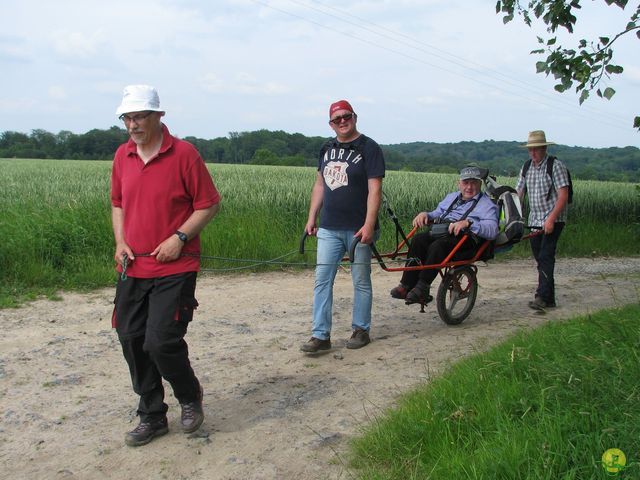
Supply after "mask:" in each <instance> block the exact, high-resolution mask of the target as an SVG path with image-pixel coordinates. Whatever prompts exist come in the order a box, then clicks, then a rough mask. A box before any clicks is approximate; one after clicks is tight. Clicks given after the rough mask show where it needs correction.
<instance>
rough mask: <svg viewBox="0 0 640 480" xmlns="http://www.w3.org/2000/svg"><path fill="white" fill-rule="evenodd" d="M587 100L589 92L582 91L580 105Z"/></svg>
mask: <svg viewBox="0 0 640 480" xmlns="http://www.w3.org/2000/svg"><path fill="white" fill-rule="evenodd" d="M587 98H589V90H582V93H581V94H580V105H582V103H583V102H584V101H585V100H586V99H587Z"/></svg>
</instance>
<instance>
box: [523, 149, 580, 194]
mask: <svg viewBox="0 0 640 480" xmlns="http://www.w3.org/2000/svg"><path fill="white" fill-rule="evenodd" d="M555 160H557V158H556V157H552V156H551V155H549V157H548V158H547V175H548V176H549V178H550V179H551V187H549V193H547V200H549V199H550V198H551V192H552V191H553V162H554V161H555ZM529 167H531V159H529V160H527V161H526V162H524V166H523V167H522V178H524V179H525V181H526V180H527V172H528V171H529ZM565 168H566V167H565ZM567 178H568V179H569V198H568V200H567V203H572V202H573V182H572V181H571V172H569V169H568V168H567Z"/></svg>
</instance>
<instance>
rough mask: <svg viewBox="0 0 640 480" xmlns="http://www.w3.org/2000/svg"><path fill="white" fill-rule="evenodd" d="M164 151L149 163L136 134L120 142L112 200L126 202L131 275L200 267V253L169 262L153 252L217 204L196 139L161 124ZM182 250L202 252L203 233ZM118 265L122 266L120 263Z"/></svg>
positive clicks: (155, 274) (121, 204) (151, 275)
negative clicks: (175, 134)
mask: <svg viewBox="0 0 640 480" xmlns="http://www.w3.org/2000/svg"><path fill="white" fill-rule="evenodd" d="M162 132H163V139H162V146H161V147H160V152H159V153H158V155H157V156H156V157H154V158H153V159H152V160H150V161H149V162H147V164H146V165H145V163H144V162H143V161H142V159H141V158H140V157H139V156H138V153H137V148H136V144H135V143H134V142H133V140H131V139H130V140H129V141H128V142H127V143H124V144H122V145H120V147H119V148H118V150H117V151H116V154H115V157H114V160H113V169H112V172H111V204H112V205H113V206H114V207H119V208H122V211H123V214H124V237H125V241H126V242H127V244H128V245H129V246H130V247H131V249H132V250H133V252H134V254H135V255H136V258H135V260H134V261H133V262H131V263H130V264H129V265H128V266H127V275H129V276H131V277H139V278H155V277H164V276H166V275H173V274H176V273H184V272H196V271H199V270H200V259H199V257H197V256H195V257H194V256H188V255H187V256H180V257H179V258H178V259H177V260H175V261H173V262H169V263H159V262H157V261H156V259H155V257H148V256H139V255H144V254H148V253H151V252H152V251H153V250H155V248H156V247H157V246H158V245H159V244H160V243H162V242H163V241H164V240H166V239H167V238H168V237H170V236H171V235H173V234H175V232H176V230H178V229H179V228H180V226H181V225H182V224H183V223H184V222H185V221H186V220H187V218H189V217H190V216H191V214H192V213H193V211H194V210H202V209H206V208H209V207H211V206H212V205H215V204H217V203H218V202H219V201H220V194H219V193H218V190H217V189H216V187H215V185H214V184H213V180H212V179H211V175H210V174H209V171H208V170H207V167H206V166H205V163H204V161H203V160H202V158H201V157H200V154H199V153H198V151H197V150H196V149H195V147H194V146H193V145H191V144H190V143H188V142H185V141H184V140H180V139H179V138H176V137H173V136H171V134H170V133H169V129H168V128H167V127H166V126H165V125H164V124H163V125H162ZM182 253H183V254H195V255H198V254H199V253H200V237H199V236H196V237H194V238H192V239H191V240H189V241H188V242H187V243H186V245H185V246H184V247H183V249H182ZM118 270H120V267H118Z"/></svg>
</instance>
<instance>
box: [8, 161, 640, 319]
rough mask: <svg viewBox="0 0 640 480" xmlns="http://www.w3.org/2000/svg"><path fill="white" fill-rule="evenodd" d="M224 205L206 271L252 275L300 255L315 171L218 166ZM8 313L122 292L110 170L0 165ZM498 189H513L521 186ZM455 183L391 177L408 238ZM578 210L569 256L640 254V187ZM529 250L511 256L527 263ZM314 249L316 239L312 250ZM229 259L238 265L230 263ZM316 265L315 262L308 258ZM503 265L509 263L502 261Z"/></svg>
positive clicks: (206, 246)
mask: <svg viewBox="0 0 640 480" xmlns="http://www.w3.org/2000/svg"><path fill="white" fill-rule="evenodd" d="M209 169H210V171H211V173H212V175H213V178H214V181H215V183H216V185H217V187H218V189H219V190H220V193H221V195H222V197H223V200H222V209H221V212H220V213H219V215H218V216H217V217H216V218H215V219H214V220H213V222H212V223H211V224H210V225H209V226H208V227H207V228H206V229H205V231H204V233H203V235H202V247H203V248H202V252H203V255H204V256H206V257H216V258H205V259H204V260H203V267H204V269H205V270H212V271H216V270H233V269H238V270H240V269H246V268H286V267H287V265H284V264H283V263H274V264H272V265H270V266H265V265H262V266H259V267H252V264H251V262H245V260H253V259H255V260H267V259H274V258H277V257H282V256H283V255H284V254H286V253H290V254H291V255H289V256H286V257H284V258H282V260H281V261H282V262H289V263H292V264H299V263H301V262H302V261H303V260H304V259H303V258H302V257H301V256H300V255H297V254H296V253H295V252H296V251H297V248H298V243H299V239H300V236H301V234H302V230H303V227H304V224H305V222H306V218H307V209H308V202H309V195H310V191H311V186H312V184H313V181H314V178H315V174H316V173H315V170H314V169H313V168H304V167H271V166H249V165H222V164H210V165H209ZM0 170H1V172H2V174H1V175H0V192H1V193H2V195H0V211H1V212H2V216H1V218H0V238H2V248H1V249H0V262H1V263H0V265H1V267H2V269H1V273H0V276H1V277H0V278H1V286H0V306H7V305H15V304H17V303H19V302H20V301H22V300H24V299H27V298H32V297H33V296H35V295H40V294H49V295H52V294H54V293H55V292H56V291H57V290H59V289H89V288H96V287H100V286H106V285H110V284H113V282H114V281H115V278H116V277H115V274H114V270H113V267H114V261H113V237H112V233H111V216H110V203H109V180H110V170H111V162H102V161H76V160H74V161H72V160H69V161H63V160H21V159H0ZM498 181H499V182H501V183H505V184H508V185H512V186H513V185H514V183H515V179H513V178H498ZM455 185H456V176H455V175H448V174H429V173H409V172H388V174H387V177H386V179H385V180H384V191H385V194H386V196H387V198H388V201H389V205H390V206H391V208H392V209H393V211H394V212H395V213H396V215H397V216H398V218H399V220H400V222H401V224H402V225H403V227H405V228H406V230H409V229H410V224H411V220H412V218H413V217H414V216H415V214H416V213H417V212H418V211H422V210H428V209H431V208H433V207H435V205H436V203H437V202H438V201H439V200H440V199H441V198H442V197H443V196H444V194H445V193H447V192H449V191H452V190H453V189H455ZM574 191H575V194H574V203H573V204H572V205H571V213H570V217H569V224H568V225H567V227H566V228H565V233H563V238H562V239H561V242H560V246H559V250H560V252H559V253H560V255H569V256H591V255H611V256H627V255H637V254H639V253H640V252H639V249H638V240H639V234H638V232H639V229H638V218H639V216H640V196H639V188H638V186H637V185H634V184H629V183H613V182H591V181H589V182H580V181H574ZM380 219H381V225H382V238H381V240H380V241H379V242H378V247H379V249H380V250H388V249H391V248H392V247H393V245H394V243H395V229H394V225H393V223H392V222H391V221H390V220H389V219H388V218H387V215H386V213H385V212H384V211H383V212H381V214H380ZM527 247H528V245H526V242H522V243H521V244H520V245H518V246H517V248H515V249H514V250H512V252H510V253H509V254H508V255H528V254H529V251H528V248H527ZM313 248H315V240H314V239H311V240H309V242H308V249H309V250H312V249H313ZM224 259H230V260H224ZM306 260H307V262H308V263H312V262H313V256H312V255H307V259H306ZM497 260H498V261H499V260H500V258H497Z"/></svg>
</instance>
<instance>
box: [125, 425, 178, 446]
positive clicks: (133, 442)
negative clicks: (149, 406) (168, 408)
mask: <svg viewBox="0 0 640 480" xmlns="http://www.w3.org/2000/svg"><path fill="white" fill-rule="evenodd" d="M167 432H169V426H168V424H167V419H166V418H163V419H161V420H156V421H153V422H140V424H139V425H138V426H137V427H136V428H134V429H133V430H131V431H130V432H127V434H126V435H125V436H124V443H126V444H127V445H129V446H130V447H139V446H141V445H146V444H147V443H149V442H150V441H151V440H153V439H154V438H156V437H161V436H162V435H165V434H166V433H167Z"/></svg>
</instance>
